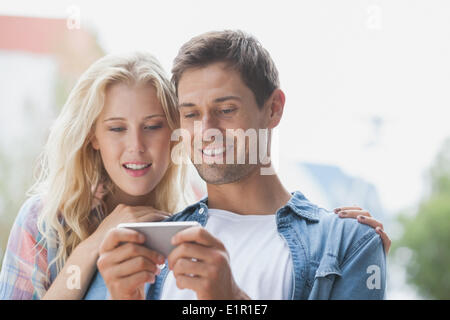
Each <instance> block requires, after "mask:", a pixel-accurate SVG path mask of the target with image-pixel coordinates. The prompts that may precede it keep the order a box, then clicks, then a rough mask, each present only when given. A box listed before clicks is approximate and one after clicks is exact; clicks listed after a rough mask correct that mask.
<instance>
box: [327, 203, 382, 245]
mask: <svg viewBox="0 0 450 320" xmlns="http://www.w3.org/2000/svg"><path fill="white" fill-rule="evenodd" d="M334 213H337V214H338V215H339V217H340V218H354V219H357V220H358V222H360V223H364V224H367V225H369V226H371V227H372V228H374V229H375V232H376V233H378V234H379V235H380V237H381V240H382V241H383V247H384V251H385V252H386V254H388V252H389V249H390V248H391V239H389V237H388V235H387V233H386V232H384V230H383V224H382V223H381V222H379V221H378V220H375V219H374V218H372V216H371V215H370V213H369V212H368V211H366V210H363V209H361V208H360V207H340V208H336V209H334Z"/></svg>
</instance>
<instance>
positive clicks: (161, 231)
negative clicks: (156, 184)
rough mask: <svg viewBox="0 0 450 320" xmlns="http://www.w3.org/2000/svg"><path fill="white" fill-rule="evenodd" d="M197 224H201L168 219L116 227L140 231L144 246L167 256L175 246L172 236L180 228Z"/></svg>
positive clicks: (197, 225)
mask: <svg viewBox="0 0 450 320" xmlns="http://www.w3.org/2000/svg"><path fill="white" fill-rule="evenodd" d="M199 226H201V225H200V223H198V222H196V221H169V222H136V223H121V224H119V225H118V226H117V228H127V229H132V230H136V231H137V232H140V233H142V234H143V235H145V243H144V244H145V246H146V247H147V248H149V249H150V250H154V251H156V252H158V253H160V254H162V255H164V256H165V257H166V258H167V256H168V255H169V253H170V252H171V251H172V250H173V249H174V248H175V246H173V245H172V243H171V242H170V240H171V239H172V237H173V236H174V235H175V234H176V233H178V232H180V231H181V230H184V229H186V228H191V227H199Z"/></svg>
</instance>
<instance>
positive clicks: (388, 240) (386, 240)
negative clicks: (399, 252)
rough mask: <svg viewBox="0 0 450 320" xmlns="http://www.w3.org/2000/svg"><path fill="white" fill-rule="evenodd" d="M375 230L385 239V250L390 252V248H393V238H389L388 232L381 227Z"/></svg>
mask: <svg viewBox="0 0 450 320" xmlns="http://www.w3.org/2000/svg"><path fill="white" fill-rule="evenodd" d="M375 231H376V232H377V233H378V234H379V235H380V237H381V240H382V241H383V247H384V251H385V252H386V254H388V253H389V249H390V248H391V239H389V237H388V235H387V233H386V232H384V230H383V229H381V228H380V227H377V228H375Z"/></svg>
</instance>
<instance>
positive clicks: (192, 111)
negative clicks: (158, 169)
mask: <svg viewBox="0 0 450 320" xmlns="http://www.w3.org/2000/svg"><path fill="white" fill-rule="evenodd" d="M178 99H179V110H180V118H181V128H182V129H184V130H187V131H189V133H190V136H191V141H190V143H189V145H188V148H190V150H189V151H190V156H191V160H192V162H193V164H194V166H195V167H196V168H197V171H198V173H199V174H200V176H201V177H202V179H203V180H205V181H206V182H207V183H210V184H226V183H232V182H235V181H238V180H241V179H242V178H245V177H246V176H248V175H249V174H250V173H251V172H253V171H254V170H256V169H257V168H259V165H258V164H257V163H255V162H254V161H249V160H250V158H251V156H253V155H251V154H250V151H251V152H252V153H255V151H254V150H255V149H254V148H253V147H255V146H257V143H258V142H257V140H256V141H255V140H254V139H250V138H248V139H245V140H246V143H237V139H236V138H235V137H233V136H232V135H230V134H228V132H230V129H231V130H232V131H234V130H236V129H242V130H243V131H247V130H248V129H251V130H250V131H251V132H255V133H256V137H257V136H258V132H259V130H258V129H261V128H265V127H266V125H267V123H266V122H267V120H266V118H267V116H266V113H267V112H266V109H267V108H262V109H260V108H258V105H257V103H256V99H255V96H254V94H253V92H252V91H251V90H250V89H249V88H248V87H247V86H246V85H245V84H244V82H243V81H242V79H241V76H240V74H239V72H238V71H236V70H234V69H232V68H229V67H228V66H227V65H226V64H225V63H222V62H218V63H213V64H210V65H208V66H206V67H201V68H192V69H188V70H186V71H185V72H184V73H183V74H182V76H181V78H180V81H179V83H178ZM199 126H201V130H198V128H199ZM194 127H196V128H197V130H195V132H194ZM214 129H215V130H214ZM227 131H228V132H227ZM250 131H248V132H250ZM234 132H236V131H234ZM195 133H197V134H198V133H199V134H201V136H202V137H203V139H202V138H201V137H195ZM217 133H219V134H220V133H221V136H222V137H223V138H222V139H220V138H218V135H217ZM196 139H197V143H196ZM200 140H202V141H201V142H200V143H198V142H199V141H200ZM241 140H242V139H241ZM245 140H244V141H245ZM232 141H234V145H233V143H231V142H232ZM255 144H256V145H255ZM249 145H250V148H249ZM252 145H253V147H252ZM256 150H257V149H256ZM256 152H257V151H256ZM230 153H231V154H230ZM230 156H231V158H232V160H233V161H232V162H231V163H230V161H227V159H228V160H230ZM239 159H245V161H244V164H241V163H242V161H239Z"/></svg>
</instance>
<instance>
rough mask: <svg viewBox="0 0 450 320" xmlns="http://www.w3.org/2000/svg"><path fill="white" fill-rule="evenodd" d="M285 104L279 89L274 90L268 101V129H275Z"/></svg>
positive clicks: (282, 93)
mask: <svg viewBox="0 0 450 320" xmlns="http://www.w3.org/2000/svg"><path fill="white" fill-rule="evenodd" d="M285 102H286V97H285V95H284V92H283V91H282V90H281V89H275V90H274V91H273V93H272V95H271V96H270V98H269V99H268V103H269V106H268V109H269V110H268V113H269V118H268V125H267V127H268V128H269V129H273V128H275V127H276V126H277V125H278V124H279V123H280V120H281V117H282V116H283V110H284V103H285Z"/></svg>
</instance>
